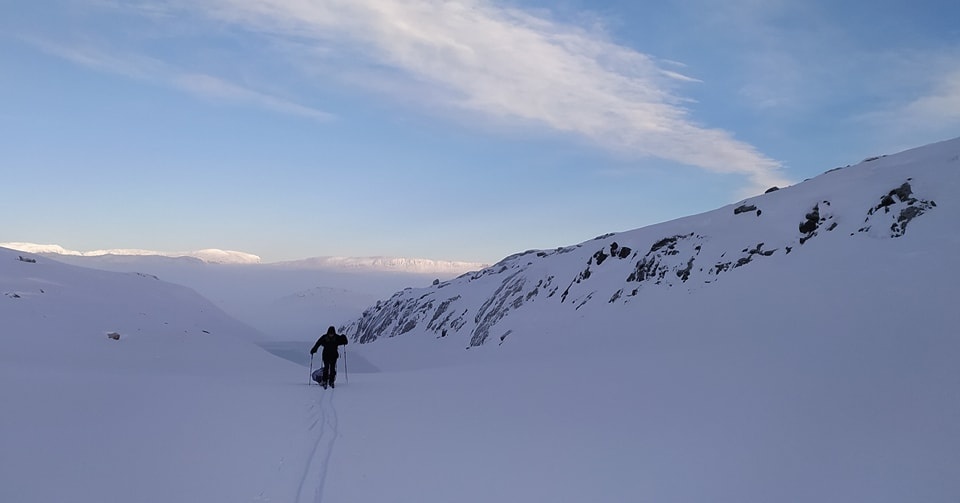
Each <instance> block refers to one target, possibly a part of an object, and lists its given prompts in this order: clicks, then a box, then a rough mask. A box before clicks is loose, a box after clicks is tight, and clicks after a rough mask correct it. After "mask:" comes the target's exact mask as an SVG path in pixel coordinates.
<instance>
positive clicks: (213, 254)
mask: <svg viewBox="0 0 960 503" xmlns="http://www.w3.org/2000/svg"><path fill="white" fill-rule="evenodd" d="M0 247H3V248H9V249H11V250H17V251H23V252H27V253H39V254H54V255H70V256H78V257H101V256H105V255H117V256H138V257H142V256H159V257H171V258H179V257H191V258H195V259H199V260H202V261H204V262H207V263H211V264H259V263H261V261H260V257H259V256H257V255H253V254H251V253H245V252H240V251H232V250H220V249H216V248H207V249H204V250H195V251H186V252H161V251H153V250H140V249H128V248H119V249H111V250H93V251H76V250H68V249H65V248H63V247H62V246H60V245H56V244H35V243H0Z"/></svg>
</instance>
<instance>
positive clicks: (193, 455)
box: [0, 140, 960, 503]
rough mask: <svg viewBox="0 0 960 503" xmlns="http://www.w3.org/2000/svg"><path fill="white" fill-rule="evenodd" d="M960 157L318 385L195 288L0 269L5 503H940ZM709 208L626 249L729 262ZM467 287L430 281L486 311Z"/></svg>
mask: <svg viewBox="0 0 960 503" xmlns="http://www.w3.org/2000/svg"><path fill="white" fill-rule="evenodd" d="M958 159H960V141H958V140H954V141H950V142H945V143H942V144H937V145H932V146H929V147H925V148H924V149H918V150H915V151H910V152H906V153H904V154H900V155H897V156H890V157H888V158H884V159H881V160H878V161H873V162H871V163H868V164H867V165H864V166H855V167H852V168H848V169H847V170H841V171H839V172H834V173H829V174H828V175H826V176H824V177H819V178H817V179H814V180H811V181H810V182H808V183H805V184H800V185H798V186H795V187H792V188H790V189H789V190H787V189H784V190H783V191H780V193H775V194H774V195H775V196H776V197H768V198H766V199H763V198H761V199H763V204H764V205H765V206H764V208H765V211H764V217H769V216H771V215H774V216H775V215H778V212H777V211H775V208H774V207H776V206H790V205H791V204H793V203H792V202H791V201H792V200H794V199H803V200H809V201H810V202H811V203H813V202H816V201H821V200H824V199H829V200H830V201H831V203H832V205H831V207H832V208H834V211H833V213H832V216H833V219H834V220H835V221H839V222H840V224H839V225H840V227H838V229H836V230H835V231H833V232H822V233H821V234H820V235H819V236H817V237H816V238H815V239H811V240H809V241H807V242H806V243H805V244H803V245H802V249H795V250H794V251H793V252H792V253H791V254H789V255H787V254H774V255H771V256H764V257H763V260H759V259H758V260H756V261H755V262H753V263H751V264H750V265H749V267H740V268H737V269H735V270H732V271H728V272H725V273H724V274H723V276H721V277H720V278H719V279H718V280H717V281H712V282H711V283H709V284H707V283H701V284H699V285H698V286H697V287H693V286H691V285H690V284H686V283H680V282H677V283H676V284H675V286H673V287H664V288H654V287H645V288H644V289H643V290H642V292H640V293H638V295H637V296H635V297H633V298H632V299H630V301H629V302H613V303H611V302H607V301H606V299H607V297H604V298H602V299H601V300H602V301H600V302H585V303H580V307H579V308H571V307H570V305H568V304H566V303H561V302H552V301H551V302H545V301H541V300H540V299H538V300H536V301H535V302H533V303H532V304H529V305H525V306H524V308H523V309H515V310H512V311H510V312H509V313H508V315H506V316H505V317H504V318H503V319H502V320H501V321H500V323H499V324H498V325H497V330H496V331H495V332H494V334H493V335H494V336H492V337H489V338H488V339H487V340H486V342H484V343H483V344H481V345H479V346H474V347H470V349H466V348H467V347H468V346H469V345H470V337H469V336H467V334H464V333H461V334H458V333H455V332H450V333H448V335H447V336H445V337H440V336H439V335H438V334H436V333H435V332H433V331H431V330H428V329H426V328H425V327H417V328H413V329H411V330H408V331H406V332H403V333H399V334H397V335H396V336H395V337H383V338H379V339H378V340H376V341H375V342H373V343H370V344H356V343H351V344H350V345H349V346H347V349H346V353H345V356H344V357H343V358H341V368H340V379H339V384H338V387H337V389H335V390H322V389H321V388H319V387H317V386H306V385H304V381H305V380H306V376H307V372H306V369H305V368H304V367H301V366H296V365H293V364H290V363H288V362H285V361H282V360H279V359H277V358H274V357H272V356H270V355H267V354H266V353H264V352H261V351H259V350H258V349H257V348H255V347H253V346H251V345H250V344H248V343H246V342H244V340H245V339H247V338H248V337H245V336H244V330H246V329H245V327H244V326H243V325H239V324H237V323H236V322H233V321H231V320H230V319H229V318H226V317H225V316H224V315H223V314H222V313H220V312H219V311H218V310H216V309H215V308H213V307H212V306H211V304H209V303H207V302H206V301H204V300H203V299H201V298H199V297H197V296H196V295H195V294H194V293H193V292H191V291H189V290H186V289H183V288H180V287H175V286H173V285H169V284H166V283H163V282H161V281H158V280H155V279H153V278H150V277H147V276H138V275H131V274H116V273H107V272H102V271H88V270H83V269H77V268H73V267H70V266H66V265H62V264H56V263H54V262H53V261H49V260H47V259H46V258H45V257H36V258H37V259H38V260H37V263H35V264H34V263H25V262H21V261H19V260H17V255H18V254H17V253H15V252H8V251H3V250H0V289H2V292H0V293H2V294H3V296H0V320H2V321H0V324H2V325H0V327H2V330H3V332H2V333H3V337H2V339H0V378H2V381H0V382H2V383H3V384H2V385H0V403H2V404H3V411H2V414H0V445H2V446H3V449H2V450H0V501H17V502H21V501H22V502H41V501H74V502H80V503H86V502H100V501H125V502H126V501H134V502H141V501H142V502H161V501H163V502H169V501H187V502H189V501H197V502H225V503H226V502H230V503H234V502H262V501H273V502H298V503H305V502H372V501H376V502H396V503H400V502H410V501H417V502H425V503H439V502H444V503H445V502H450V501H456V502H477V503H480V502H483V503H489V502H490V501H525V502H526V501H544V502H578V503H579V502H583V501H604V502H607V501H609V502H614V501H615V502H621V501H651V502H689V503H694V502H697V503H699V502H705V501H709V502H730V503H733V502H738V503H739V502H757V503H761V502H764V503H765V502H770V501H776V502H778V503H779V502H797V503H800V502H817V503H822V502H838V503H839V502H851V501H869V502H872V503H873V502H890V503H893V502H906V501H910V502H913V501H923V502H933V503H956V501H958V499H960V366H958V365H957V362H958V361H960V336H958V328H957V327H958V326H960V310H958V309H957V300H958V299H960V258H958V257H960V254H958V253H957V249H958V245H960V226H958V224H957V222H958V221H960V205H958V197H957V194H960V176H958V174H960V162H958ZM906 177H911V178H912V181H911V183H912V184H913V186H914V190H915V192H916V193H917V194H922V195H923V196H924V197H925V198H927V199H930V200H935V201H936V206H935V207H933V208H932V209H929V211H927V212H926V213H925V214H923V215H922V216H920V217H918V218H916V219H914V220H913V221H911V222H910V224H909V229H908V230H907V232H906V233H905V234H904V235H902V236H900V237H897V238H891V237H884V236H883V235H874V234H871V233H869V232H863V233H857V232H856V229H853V230H849V229H850V227H856V226H860V225H862V224H863V219H864V215H862V214H860V213H859V211H860V210H861V204H860V203H862V202H871V204H875V203H876V201H877V199H876V197H877V196H878V195H883V194H885V193H886V191H887V190H889V189H890V187H896V186H897V184H899V183H901V182H902V181H903V180H904V179H905V178H906ZM891 183H892V184H893V185H891ZM878 190H881V192H880V193H878ZM730 213H732V207H731V208H723V209H721V210H717V212H711V213H707V214H704V215H698V216H694V217H689V218H688V219H683V220H680V221H676V222H669V223H665V224H662V225H661V226H655V227H653V228H651V230H648V231H643V230H638V231H631V232H636V233H637V234H638V235H637V236H635V237H634V238H635V239H638V240H643V239H646V238H649V239H651V240H655V239H658V238H660V237H663V236H661V234H666V235H672V233H675V232H677V233H679V232H688V231H687V229H689V228H691V227H694V228H696V229H698V230H701V231H702V233H703V232H705V233H710V236H711V237H713V238H715V239H716V240H718V241H720V242H722V243H729V244H731V245H733V244H736V245H737V246H738V247H737V248H736V251H737V252H739V251H740V248H739V243H740V240H741V238H751V239H752V237H753V234H752V233H753V232H756V227H755V226H754V227H749V230H742V229H741V230H738V229H740V228H739V227H738V226H737V225H733V224H732V223H731V218H732V217H730V216H729V214H730ZM742 217H744V215H738V217H737V218H742ZM747 217H749V218H753V219H754V220H752V221H751V222H754V223H758V224H759V225H760V227H761V228H762V229H766V230H765V231H763V232H770V233H773V234H775V235H776V232H780V229H782V228H783V229H786V228H790V229H791V232H792V230H795V229H796V227H797V225H798V224H799V223H801V221H802V220H801V221H797V220H795V219H793V217H790V218H786V217H783V218H782V219H781V218H780V217H775V218H773V219H757V217H754V216H750V215H747ZM854 219H855V220H854ZM711 222H714V223H713V224H711ZM711 229H713V230H712V232H711ZM841 229H844V230H845V232H840V230H841ZM876 229H878V230H879V229H880V228H879V227H876ZM644 232H647V233H648V234H649V235H646V238H645V237H644V236H645V235H644ZM738 232H743V233H744V234H741V235H739V236H737V235H733V234H735V233H738ZM851 232H852V233H854V234H855V235H854V236H851V235H850V233H851ZM623 234H627V233H623ZM591 243H592V242H591ZM754 244H755V243H754ZM704 249H706V247H705V248H704ZM715 251H716V250H713V251H711V253H712V252H715ZM578 253H579V252H577V251H575V250H573V251H571V252H570V253H565V254H561V255H560V256H561V259H562V260H560V259H558V260H556V261H553V262H549V264H551V265H550V267H552V268H553V269H552V270H550V271H547V272H548V273H553V274H555V275H557V276H558V277H559V276H564V277H570V276H576V274H577V273H578V272H579V271H582V270H583V260H584V257H577V254H578ZM590 253H592V251H590ZM704 253H707V252H706V251H705V252H704ZM587 256H588V257H589V254H588V255H587ZM31 257H33V256H30V257H28V258H31ZM543 264H548V262H543ZM607 265H610V264H607ZM545 267H546V266H545ZM598 270H599V269H598ZM539 272H542V271H538V272H537V273H538V274H539ZM484 277H492V275H488V276H484ZM605 277H607V276H604V275H602V274H595V275H593V276H592V277H591V278H590V280H591V281H592V282H583V283H581V284H579V286H580V288H581V290H578V291H577V292H574V293H572V294H571V295H575V296H577V297H578V298H580V299H584V298H587V296H589V292H588V291H587V290H588V289H596V290H597V291H600V290H604V291H606V290H607V289H610V288H613V289H614V290H615V289H616V288H619V287H620V284H621V283H622V281H623V279H622V278H618V279H616V281H614V280H613V279H603V278H605ZM609 277H610V278H612V277H613V276H609ZM594 280H599V283H598V282H596V281H594ZM470 283H471V282H468V281H466V279H465V278H464V279H463V281H459V280H458V281H451V282H449V283H448V284H445V285H443V286H438V288H443V289H444V290H446V291H447V292H451V293H459V294H461V295H462V298H464V299H465V300H470V301H477V302H481V303H482V302H484V299H485V298H486V297H485V296H486V295H489V293H486V292H483V291H480V290H482V289H481V287H480V286H478V285H482V284H483V283H482V282H476V281H475V282H473V286H471V285H470ZM564 286H566V284H564ZM41 289H43V293H40V292H39V291H40V290H41ZM431 290H433V289H431V288H424V289H414V290H411V291H409V292H408V293H407V294H406V295H411V296H421V295H424V294H426V293H429V292H430V291H431ZM454 290H456V292H454ZM388 307H389V306H386V305H384V306H383V308H384V309H386V308H388ZM138 329H139V330H138ZM113 330H116V331H118V332H120V333H121V334H122V337H121V339H120V340H119V341H114V340H110V339H108V338H106V335H105V334H106V332H108V331H113ZM203 330H207V331H208V332H210V333H209V334H207V333H204V332H203ZM507 332H509V334H508V336H507V337H505V338H503V339H502V340H501V339H500V337H499V336H500V335H501V334H504V333H507ZM305 350H306V348H304V351H305ZM347 371H349V372H347Z"/></svg>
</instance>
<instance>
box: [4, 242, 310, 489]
mask: <svg viewBox="0 0 960 503" xmlns="http://www.w3.org/2000/svg"><path fill="white" fill-rule="evenodd" d="M252 332H253V331H252V329H250V328H249V327H247V326H245V325H242V324H240V323H238V322H237V321H235V320H233V319H231V318H229V317H228V316H226V315H225V314H224V313H223V312H222V311H220V310H219V309H218V308H216V307H215V306H214V305H213V304H211V303H210V302H208V301H206V300H205V299H203V298H202V297H200V296H199V295H197V294H196V293H195V292H193V291H192V290H189V289H187V288H184V287H181V286H178V285H173V284H169V283H165V282H163V281H160V280H158V279H157V278H155V277H152V276H149V275H145V274H135V273H131V274H123V273H114V272H106V271H97V270H92V269H84V268H79V267H74V266H70V265H66V264H61V263H58V262H56V261H53V260H50V259H48V258H46V257H43V256H36V255H32V254H25V253H22V252H14V251H11V250H8V249H2V248H0V383H2V384H0V410H2V412H0V446H2V447H0V501H11V502H13V501H17V502H48V501H76V502H93V501H130V502H132V501H139V502H166V501H207V502H212V501H222V502H227V501H251V498H252V497H253V496H254V495H256V494H258V493H259V494H263V493H264V491H266V492H267V494H272V495H274V496H276V497H279V498H280V499H278V500H277V501H294V498H295V497H296V495H297V494H298V491H299V490H300V489H301V485H302V483H303V477H304V475H303V472H302V471H301V469H302V467H301V466H297V467H296V468H295V469H289V470H284V469H283V464H282V461H283V459H288V460H290V461H292V462H294V463H300V464H306V463H307V462H308V459H309V457H310V455H311V454H312V449H311V446H310V445H309V442H310V441H312V439H311V438H310V436H309V434H308V433H307V432H308V426H309V423H306V421H307V419H308V418H306V417H304V415H303V414H302V410H304V409H305V408H306V407H308V406H309V405H310V404H311V403H312V402H311V401H310V395H308V394H305V392H301V391H300V390H307V389H308V388H307V387H306V386H302V383H303V382H304V379H303V375H304V372H302V370H301V368H300V367H298V366H296V365H293V364H291V363H289V362H287V361H284V360H281V359H279V358H276V357H274V356H272V355H270V354H268V353H266V352H264V351H263V350H261V349H260V348H258V347H256V346H255V345H253V344H252V343H250V342H247V341H246V340H245V339H252V338H253V337H254V336H253V334H252ZM108 334H116V335H115V337H117V338H116V339H115V338H111V337H109V336H108ZM294 384H296V386H295V385H294ZM268 431H286V432H287V434H285V435H273V436H271V435H266V434H265V432H268ZM278 467H279V469H278ZM238 474H241V475H238Z"/></svg>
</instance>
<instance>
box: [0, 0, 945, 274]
mask: <svg viewBox="0 0 960 503" xmlns="http://www.w3.org/2000/svg"><path fill="white" fill-rule="evenodd" d="M0 11H2V12H3V15H0V155H2V172H3V182H2V184H0V197H2V200H3V202H4V207H5V209H6V214H7V217H6V218H5V219H4V221H5V223H4V225H3V227H2V233H0V242H3V241H27V242H35V243H55V244H60V245H62V246H64V247H66V248H70V249H75V250H93V249H104V248H144V249H155V250H161V251H185V250H194V249H200V248H223V249H232V250H241V251H246V252H249V253H255V254H257V255H260V256H261V257H262V258H263V259H264V260H265V261H278V260H288V259H296V258H304V257H310V256H325V255H345V256H369V255H389V256H404V257H420V258H433V259H450V260H469V261H483V262H493V261H496V260H499V259H500V258H502V257H504V256H506V255H508V254H511V253H514V252H518V251H523V250H527V249H532V248H553V247H557V246H565V245H569V244H573V243H577V242H580V241H585V240H587V239H590V238H592V237H594V236H596V235H599V234H603V233H606V232H612V231H621V230H628V229H633V228H638V227H642V226H645V225H649V224H653V223H657V222H661V221H665V220H669V219H673V218H678V217H682V216H686V215H690V214H694V213H698V212H702V211H707V210H711V209H714V208H716V207H719V206H722V205H725V204H729V203H733V202H736V201H737V200H739V199H742V198H744V197H746V196H748V195H751V194H756V193H759V192H762V191H763V190H764V189H765V188H767V187H769V186H771V185H784V184H788V183H793V182H798V181H801V180H803V179H805V178H809V177H812V176H815V175H817V174H819V173H822V172H823V171H826V170H828V169H831V168H833V167H836V166H843V165H847V164H852V163H856V162H858V161H860V160H862V159H863V158H865V157H869V156H872V155H878V154H884V153H893V152H896V151H899V150H903V149H905V148H910V147H914V146H920V145H923V144H926V143H931V142H934V141H939V140H944V139H948V138H952V137H955V136H958V135H960V24H957V23H956V20H957V19H960V5H958V4H957V3H956V2H950V1H912V2H906V1H891V0H878V1H875V2H871V3H870V4H869V5H866V4H862V3H860V2H834V1H821V0H808V1H788V0H728V1H725V2H715V1H712V0H710V1H708V0H687V1H684V2H667V3H664V2H655V3H654V2H623V1H616V2H615V1H589V2H588V1H579V0H560V1H554V2H546V1H521V0H516V1H510V2H488V1H461V2H441V1H433V0H409V1H396V2H395V1H389V0H329V1H319V0H317V1H308V0H208V1H200V0H198V1H189V0H167V1H156V2H147V1H136V0H133V1H120V0H50V1H44V2H19V1H12V0H3V1H0Z"/></svg>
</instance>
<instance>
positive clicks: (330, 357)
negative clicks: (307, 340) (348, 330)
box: [310, 327, 347, 389]
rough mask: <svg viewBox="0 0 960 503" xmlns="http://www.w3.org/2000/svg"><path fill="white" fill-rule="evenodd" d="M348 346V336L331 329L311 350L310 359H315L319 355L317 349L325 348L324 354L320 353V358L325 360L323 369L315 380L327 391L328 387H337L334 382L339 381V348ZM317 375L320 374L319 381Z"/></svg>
mask: <svg viewBox="0 0 960 503" xmlns="http://www.w3.org/2000/svg"><path fill="white" fill-rule="evenodd" d="M346 344H347V336H345V335H341V334H338V333H337V330H336V329H335V328H333V327H330V328H328V329H327V333H325V334H323V335H321V336H320V338H319V339H317V343H316V344H314V345H313V348H312V349H311V350H310V357H311V358H313V355H314V354H316V353H317V348H319V347H320V346H323V352H322V353H320V357H321V359H322V360H323V368H322V369H320V370H318V371H317V372H314V380H316V381H317V382H319V383H320V385H321V386H323V387H324V389H326V387H327V385H330V387H331V388H333V387H335V386H334V382H335V381H336V380H337V358H339V357H340V353H339V352H338V351H337V346H344V345H346ZM316 374H319V379H317V376H316Z"/></svg>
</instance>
